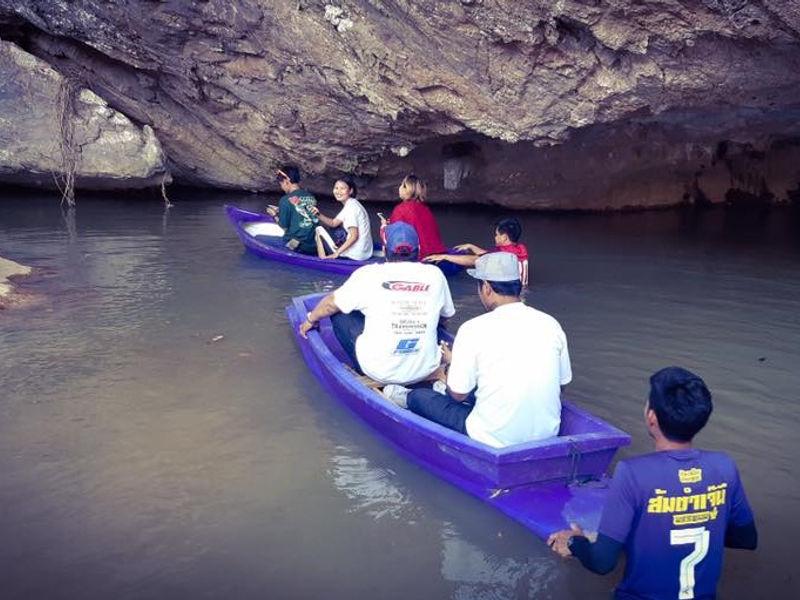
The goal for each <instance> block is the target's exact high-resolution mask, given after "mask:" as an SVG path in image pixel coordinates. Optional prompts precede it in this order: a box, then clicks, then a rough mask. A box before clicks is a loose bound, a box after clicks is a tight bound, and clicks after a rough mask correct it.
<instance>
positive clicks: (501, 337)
mask: <svg viewBox="0 0 800 600" xmlns="http://www.w3.org/2000/svg"><path fill="white" fill-rule="evenodd" d="M467 273H469V274H470V275H471V276H472V277H474V278H475V279H477V280H478V281H479V283H478V296H479V297H480V299H481V303H482V304H483V306H484V308H486V310H487V312H486V313H485V314H483V315H481V316H479V317H475V318H474V319H471V320H469V321H467V322H466V323H464V324H463V325H461V328H460V329H459V330H458V335H457V336H456V339H455V341H454V343H453V350H452V353H450V351H449V350H447V349H446V348H443V350H444V360H445V362H446V363H449V369H448V373H447V393H446V394H440V393H437V392H436V391H434V390H431V389H416V390H412V391H411V392H410V393H409V394H408V398H407V403H408V408H409V409H410V410H412V411H413V412H415V413H417V414H418V415H421V416H423V417H426V418H427V419H430V420H432V421H436V422H437V423H440V424H441V425H444V426H445V427H449V428H450V429H455V430H456V431H460V432H461V433H464V434H466V435H468V436H469V437H471V438H473V439H476V440H478V441H481V442H483V443H485V444H488V445H489V446H493V447H495V448H502V447H505V446H510V445H512V444H519V443H522V442H530V441H534V440H540V439H545V438H549V437H552V436H555V435H558V430H559V426H560V424H561V386H562V385H566V384H567V383H569V382H570V381H571V380H572V370H571V367H570V362H569V352H568V350H567V338H566V336H565V335H564V331H563V330H562V329H561V326H560V325H559V324H558V321H556V320H555V319H554V318H553V317H551V316H550V315H547V314H545V313H543V312H541V311H538V310H536V309H535V308H531V307H529V306H525V304H523V303H522V301H521V300H520V294H521V292H522V283H521V281H520V275H519V263H518V260H517V257H516V256H515V255H513V254H510V253H508V252H493V253H490V254H484V255H482V256H480V257H479V258H478V259H477V261H476V262H475V268H474V269H467Z"/></svg>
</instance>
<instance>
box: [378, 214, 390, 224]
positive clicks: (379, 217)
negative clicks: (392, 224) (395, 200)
mask: <svg viewBox="0 0 800 600" xmlns="http://www.w3.org/2000/svg"><path fill="white" fill-rule="evenodd" d="M378 219H380V222H381V227H386V226H387V225H388V224H389V221H387V220H386V217H384V216H383V213H378Z"/></svg>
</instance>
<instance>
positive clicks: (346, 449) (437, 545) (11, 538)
mask: <svg viewBox="0 0 800 600" xmlns="http://www.w3.org/2000/svg"><path fill="white" fill-rule="evenodd" d="M174 201H175V206H174V207H173V208H172V209H171V210H170V211H169V212H168V213H165V212H164V210H163V207H162V206H161V205H160V204H159V203H158V202H155V201H152V200H149V199H144V200H136V199H132V198H128V199H125V200H119V199H116V198H113V197H111V195H109V197H108V198H84V199H80V200H79V205H78V208H77V211H76V212H75V214H74V215H72V216H70V215H65V214H63V213H62V212H61V210H60V209H59V206H58V201H57V199H54V198H52V197H44V196H42V197H37V196H30V195H26V196H21V195H15V194H13V193H8V192H6V193H4V195H3V197H2V199H0V255H3V256H6V257H8V258H12V259H14V260H17V261H19V262H22V263H24V264H30V265H33V266H36V267H38V268H39V274H38V275H37V276H35V277H33V278H32V279H30V280H29V281H28V282H26V283H25V284H24V286H23V289H24V291H25V292H26V293H28V294H33V295H35V296H36V297H37V298H38V299H39V301H37V302H36V303H34V304H33V305H32V306H30V307H29V308H20V309H14V310H4V311H0V369H1V370H0V540H2V543H1V544H0V590H2V591H0V596H1V597H2V598H47V599H60V598H64V599H67V598H69V599H73V598H82V599H94V598H98V599H101V598H102V599H106V598H115V599H125V598H131V599H133V598H136V599H140V598H193V599H196V598H223V597H226V598H323V597H324V598H354V597H369V598H404V599H406V598H458V599H462V598H464V599H466V598H481V599H483V598H486V599H490V598H558V599H560V598H576V599H577V598H604V597H608V594H609V592H610V590H611V589H612V588H613V585H614V583H615V582H616V581H618V579H619V577H620V570H619V569H618V570H617V571H616V572H615V574H613V575H611V576H608V577H598V576H595V575H592V574H590V573H588V572H586V571H584V570H582V569H581V568H580V566H579V565H577V564H575V563H574V562H565V561H562V560H560V559H558V557H556V556H555V555H553V554H551V553H550V551H549V550H548V549H547V548H546V546H545V545H544V544H543V543H542V542H541V541H540V540H538V539H537V538H535V537H534V536H533V535H531V534H530V533H529V532H528V531H527V530H525V529H524V528H523V527H521V526H519V525H517V524H516V523H515V522H513V521H511V520H510V519H508V518H506V517H504V516H503V515H501V514H500V513H498V512H496V511H494V510H493V509H491V508H490V507H488V506H486V505H484V504H482V503H480V502H479V501H477V500H474V499H472V498H471V497H468V496H466V495H465V494H464V493H462V492H460V491H459V490H458V489H455V488H453V487H451V486H450V485H448V484H446V483H444V482H442V481H440V480H439V479H437V478H436V477H434V476H432V475H430V474H428V473H427V472H426V471H425V470H423V469H421V468H419V467H417V466H416V465H414V464H412V463H409V462H408V461H406V460H405V459H403V458H402V457H400V456H399V455H397V454H396V453H395V452H394V451H393V450H392V449H391V448H390V447H388V446H386V445H384V443H383V442H382V441H381V440H380V439H379V438H378V437H376V436H375V435H374V434H373V433H372V431H371V430H370V429H368V428H367V427H366V426H364V425H363V424H362V423H361V422H359V421H358V420H357V419H356V418H355V417H354V416H353V415H351V414H350V413H349V412H348V411H347V410H346V409H344V408H343V407H341V406H339V405H338V404H337V403H336V402H335V401H333V400H332V399H331V398H330V397H329V396H328V395H327V394H326V393H325V392H324V391H323V390H322V388H321V387H320V386H319V385H318V384H317V382H316V381H315V380H314V379H313V378H312V377H311V376H310V374H309V372H308V370H307V369H306V367H305V364H304V363H303V361H302V360H301V358H300V354H299V352H298V350H297V348H296V346H295V344H294V342H293V339H292V338H291V335H290V331H289V329H288V327H287V324H286V320H285V317H284V312H283V309H284V306H285V305H286V304H287V303H288V302H289V299H290V298H291V297H292V296H295V295H298V294H305V293H310V292H316V291H324V290H330V289H332V288H334V286H335V285H336V284H337V283H339V282H340V281H341V279H340V278H338V277H336V276H329V275H326V274H324V273H316V272H313V271H302V270H297V269H293V268H290V267H285V266H281V265H276V264H271V263H269V262H267V261H264V260H261V259H259V258H257V257H254V256H252V255H249V254H247V253H245V252H244V251H243V248H242V246H241V244H240V242H239V240H238V239H237V238H236V236H235V235H234V233H233V231H232V229H231V228H230V226H229V225H228V223H227V222H226V220H225V217H224V214H223V211H222V205H223V203H225V202H234V203H237V204H239V205H241V206H243V207H244V208H257V207H260V206H261V205H263V204H264V203H265V201H266V199H264V198H258V197H255V196H249V195H248V196H236V195H231V194H228V195H224V194H206V195H204V196H203V197H202V198H199V197H197V195H196V194H191V197H189V194H188V192H185V193H184V194H183V195H180V194H179V195H177V196H176V197H175V198H174ZM368 206H369V208H370V210H372V211H373V214H374V209H375V208H379V209H381V210H383V211H384V212H386V210H387V208H388V207H387V206H385V205H383V206H380V207H375V206H372V205H368ZM436 212H437V214H438V217H439V220H440V223H441V225H442V229H443V233H444V236H445V238H446V240H447V241H448V242H450V243H455V242H459V241H474V242H477V243H483V242H487V243H488V230H489V225H490V223H491V222H492V220H493V219H494V218H495V217H496V216H497V215H498V214H499V212H498V211H495V210H489V209H486V210H478V209H465V208H437V209H436ZM520 217H521V219H522V221H523V224H524V241H525V242H527V244H528V245H529V248H530V250H531V253H532V255H533V257H534V258H533V263H534V266H533V286H532V289H531V292H530V293H529V294H528V302H529V303H531V304H533V305H534V306H537V307H539V308H541V309H543V310H545V311H547V312H550V313H551V314H553V315H554V316H556V317H557V318H558V319H559V320H560V321H561V323H562V325H563V327H564V329H565V331H566V332H567V336H568V338H569V343H570V352H571V355H572V360H573V369H574V372H575V379H574V381H573V383H572V384H571V385H570V386H569V387H568V389H567V396H568V397H570V398H571V399H573V400H575V401H576V402H578V403H579V404H581V405H582V406H584V407H586V408H588V409H589V410H591V411H592V412H594V413H596V414H598V415H599V416H601V417H602V418H604V419H607V420H609V421H611V422H613V423H614V424H616V425H617V426H619V427H621V428H623V429H625V430H627V431H629V432H630V433H631V434H632V436H633V444H632V446H631V447H630V448H628V449H626V450H625V451H623V452H622V453H621V455H622V456H629V455H632V454H634V453H639V452H644V451H647V450H649V448H650V442H649V440H648V439H647V437H646V435H645V433H644V428H643V426H642V423H641V420H642V418H641V414H642V405H643V402H644V398H645V395H646V392H647V377H648V376H649V374H650V373H651V372H652V371H654V370H655V369H657V368H660V367H662V366H666V365H670V364H679V365H683V366H686V367H688V368H690V369H692V370H695V371H696V372H698V373H699V374H701V375H702V376H703V377H704V378H705V379H706V381H707V383H708V384H709V386H710V387H711V389H712V392H713V393H714V397H715V403H716V404H715V412H714V414H713V416H712V419H711V422H710V424H709V425H708V427H707V429H706V430H705V431H704V432H703V433H702V434H701V435H700V438H699V440H698V443H699V445H701V446H704V447H708V448H714V449H724V450H726V451H728V452H729V453H730V454H731V455H732V456H733V457H734V458H735V459H736V460H737V461H738V463H739V466H740V470H741V473H742V477H743V479H744V482H745V486H746V489H747V491H748V494H749V496H750V500H751V503H752V504H753V507H754V510H755V513H756V517H757V523H758V526H759V529H760V534H761V546H760V548H759V550H758V551H757V552H756V553H747V552H733V551H729V552H728V553H727V555H726V560H725V569H724V573H723V577H722V581H721V584H720V588H719V592H720V597H721V598H754V597H758V596H761V597H773V598H784V597H785V598H789V597H796V596H797V594H798V591H799V590H800V585H798V582H797V580H796V579H797V578H796V574H795V573H796V568H795V566H794V560H793V546H794V545H795V540H797V539H798V538H799V537H800V483H798V481H799V479H800V466H798V463H800V460H798V459H800V442H799V441H798V440H800V434H798V428H800V409H798V389H800V375H798V366H799V365H800V318H798V314H800V217H799V216H798V212H797V211H795V210H791V209H784V210H773V211H771V212H752V211H748V212H741V211H730V210H711V211H707V212H694V211H682V210H675V211H664V212H650V213H638V214H618V215H562V216H553V215H536V214H524V215H520ZM452 290H453V295H454V298H455V300H456V305H457V308H458V311H459V315H458V319H457V320H459V321H463V320H464V319H466V318H469V317H471V316H474V315H477V314H478V313H479V312H480V311H481V307H480V304H479V302H478V300H477V297H476V295H475V285H474V284H473V283H472V281H471V280H470V279H469V278H468V277H466V276H462V277H459V278H456V279H455V280H453V282H452ZM218 336H223V337H222V338H221V339H218V340H217V341H212V340H214V339H215V338H218Z"/></svg>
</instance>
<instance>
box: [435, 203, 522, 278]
mask: <svg viewBox="0 0 800 600" xmlns="http://www.w3.org/2000/svg"><path fill="white" fill-rule="evenodd" d="M493 230H494V250H484V249H483V248H481V247H480V246H476V245H475V244H459V245H458V246H456V247H455V249H456V250H458V251H459V252H462V254H431V255H430V256H426V257H425V259H424V260H425V262H433V263H440V262H442V261H445V262H451V263H454V264H457V265H461V266H462V267H474V266H475V261H476V260H478V257H479V256H483V255H484V254H486V253H487V252H510V253H511V254H513V255H514V256H516V257H517V259H518V260H519V274H520V280H521V281H522V285H523V286H524V287H527V285H528V248H527V247H526V246H525V244H522V243H520V241H519V238H520V237H521V236H522V225H521V224H520V222H519V219H517V218H516V217H506V218H503V219H500V220H498V221H497V222H496V223H495V224H494V228H493Z"/></svg>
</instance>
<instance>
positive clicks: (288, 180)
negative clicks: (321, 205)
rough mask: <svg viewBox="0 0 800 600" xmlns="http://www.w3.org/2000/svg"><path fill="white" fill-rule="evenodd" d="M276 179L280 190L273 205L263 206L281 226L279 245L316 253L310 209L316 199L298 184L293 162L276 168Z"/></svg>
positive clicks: (301, 251)
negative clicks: (278, 197)
mask: <svg viewBox="0 0 800 600" xmlns="http://www.w3.org/2000/svg"><path fill="white" fill-rule="evenodd" d="M276 179H277V181H278V184H279V185H280V186H281V189H282V190H283V192H284V194H283V196H281V199H280V200H279V201H278V205H277V206H275V205H274V204H270V205H269V206H267V213H268V214H269V215H270V216H271V217H272V218H274V219H277V221H278V225H280V226H281V228H282V229H283V236H282V238H281V241H282V243H283V245H284V246H286V248H288V249H289V250H294V251H295V252H300V253H302V254H312V255H316V254H317V243H316V241H315V239H314V233H315V229H316V227H317V224H318V223H319V219H317V217H316V215H315V214H313V212H312V209H313V208H315V207H316V205H317V199H316V198H314V195H313V194H312V193H311V192H308V191H306V190H304V189H303V188H301V187H300V169H298V168H297V167H295V166H294V165H289V166H285V167H282V168H281V169H279V170H278V173H277V175H276Z"/></svg>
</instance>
